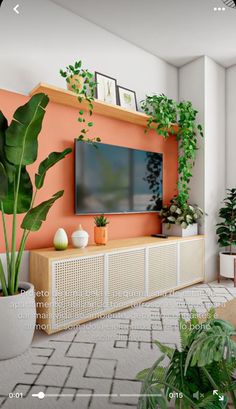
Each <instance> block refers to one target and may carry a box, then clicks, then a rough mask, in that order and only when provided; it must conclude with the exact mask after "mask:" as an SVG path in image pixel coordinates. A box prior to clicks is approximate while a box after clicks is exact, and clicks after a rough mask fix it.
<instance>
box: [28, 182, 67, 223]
mask: <svg viewBox="0 0 236 409" xmlns="http://www.w3.org/2000/svg"><path fill="white" fill-rule="evenodd" d="M63 193H64V191H63V190H60V191H59V192H57V193H55V194H54V195H53V196H52V198H51V199H49V200H46V201H45V202H42V203H41V204H40V205H38V206H36V207H34V208H33V209H31V210H29V211H28V213H27V214H26V215H25V217H24V220H23V222H22V224H21V227H22V229H25V230H29V231H37V230H39V229H40V227H41V225H42V222H43V221H44V220H46V217H47V214H48V212H49V210H50V208H51V207H52V205H53V203H54V202H55V201H56V200H57V199H59V198H60V197H61V196H62V195H63Z"/></svg>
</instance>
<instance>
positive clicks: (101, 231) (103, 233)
mask: <svg viewBox="0 0 236 409" xmlns="http://www.w3.org/2000/svg"><path fill="white" fill-rule="evenodd" d="M94 241H95V243H96V244H99V245H100V244H103V245H104V244H107V241H108V229H107V227H106V226H104V227H97V226H94Z"/></svg>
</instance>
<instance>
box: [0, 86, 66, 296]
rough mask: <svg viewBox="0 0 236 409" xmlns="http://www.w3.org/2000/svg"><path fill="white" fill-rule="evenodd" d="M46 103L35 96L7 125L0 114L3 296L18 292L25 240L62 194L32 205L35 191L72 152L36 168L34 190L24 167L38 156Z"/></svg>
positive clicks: (56, 154)
mask: <svg viewBox="0 0 236 409" xmlns="http://www.w3.org/2000/svg"><path fill="white" fill-rule="evenodd" d="M48 102H49V99H48V97H47V96H46V95H45V94H43V93H40V94H36V95H34V96H33V97H32V98H31V99H30V100H29V101H28V102H27V103H26V104H25V105H23V106H21V107H19V108H18V109H17V110H16V112H15V113H14V116H13V120H12V121H11V123H10V125H8V121H7V119H6V118H5V116H4V115H3V113H2V112H1V111H0V210H1V216H2V226H3V237H4V241H5V248H6V259H7V271H6V274H5V272H4V269H3V264H2V262H1V259H0V284H1V293H2V295H3V296H9V295H14V294H16V293H17V292H18V287H19V274H20V269H21V262H22V256H23V252H24V249H25V245H26V241H27V238H28V236H29V234H30V232H32V231H37V230H39V229H40V227H41V225H42V223H43V221H44V220H46V217H47V214H48V212H49V210H50V208H51V206H52V205H53V203H54V202H55V201H56V200H57V199H59V198H60V197H61V196H62V195H63V193H64V191H59V192H56V193H55V194H54V195H53V196H52V197H51V198H50V199H48V200H46V201H44V202H42V203H40V204H39V205H37V206H35V200H36V197H37V192H38V190H39V189H41V188H42V187H43V185H44V179H45V175H46V173H47V171H48V169H50V168H51V167H52V166H53V165H55V164H56V163H57V162H59V161H60V160H61V159H63V158H64V157H65V156H66V155H67V154H69V153H70V152H71V149H70V148H67V149H65V150H64V151H63V152H53V153H51V154H50V155H49V156H48V157H47V158H45V159H44V160H43V162H42V163H41V164H40V165H39V168H38V172H37V174H36V175H35V180H34V184H35V189H33V184H32V181H31V178H30V176H29V173H28V171H27V166H28V165H31V164H32V163H34V162H35V161H36V159H37V154H38V135H39V133H40V131H41V128H42V122H43V119H44V115H45V108H46V107H47V104H48ZM22 213H25V216H24V218H23V221H22V223H21V229H22V236H21V240H20V245H19V248H17V244H16V236H17V229H18V225H17V215H18V214H22ZM6 214H7V215H12V229H11V237H9V235H8V231H7V227H6Z"/></svg>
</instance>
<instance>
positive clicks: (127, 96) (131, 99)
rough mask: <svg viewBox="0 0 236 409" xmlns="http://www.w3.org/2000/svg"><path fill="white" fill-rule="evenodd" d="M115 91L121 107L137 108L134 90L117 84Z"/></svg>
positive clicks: (134, 109)
mask: <svg viewBox="0 0 236 409" xmlns="http://www.w3.org/2000/svg"><path fill="white" fill-rule="evenodd" d="M117 91H118V102H119V105H120V106H121V107H123V108H126V109H130V110H133V111H137V110H138V104H137V98H136V93H135V91H132V90H131V89H128V88H124V87H120V86H119V85H118V87H117Z"/></svg>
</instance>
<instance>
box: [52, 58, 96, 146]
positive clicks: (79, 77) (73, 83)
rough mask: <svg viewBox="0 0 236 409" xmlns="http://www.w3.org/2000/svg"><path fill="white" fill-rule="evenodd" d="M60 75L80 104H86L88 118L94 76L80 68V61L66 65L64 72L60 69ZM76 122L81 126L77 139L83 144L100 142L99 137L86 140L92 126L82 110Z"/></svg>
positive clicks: (91, 108)
mask: <svg viewBox="0 0 236 409" xmlns="http://www.w3.org/2000/svg"><path fill="white" fill-rule="evenodd" d="M60 74H61V76H62V77H63V78H65V79H66V82H67V83H68V84H69V85H70V89H71V90H72V91H73V92H75V93H76V94H77V99H78V101H79V102H80V103H82V102H83V101H84V100H85V101H86V103H87V108H88V112H89V116H92V114H93V108H94V106H93V101H94V94H95V89H96V82H94V75H93V74H92V73H91V72H89V71H88V70H85V69H83V68H82V61H81V60H79V61H76V62H75V64H74V65H68V67H66V68H65V70H63V69H61V70H60ZM78 121H79V122H80V123H81V124H82V125H83V128H82V129H81V131H80V135H79V136H78V139H79V140H80V141H83V142H87V143H92V144H95V146H96V142H101V139H100V138H99V137H95V138H88V137H87V135H88V133H89V131H90V129H91V127H92V126H93V122H91V120H90V119H89V120H86V116H85V112H84V110H83V109H81V110H80V111H79V118H78Z"/></svg>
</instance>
